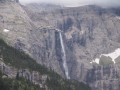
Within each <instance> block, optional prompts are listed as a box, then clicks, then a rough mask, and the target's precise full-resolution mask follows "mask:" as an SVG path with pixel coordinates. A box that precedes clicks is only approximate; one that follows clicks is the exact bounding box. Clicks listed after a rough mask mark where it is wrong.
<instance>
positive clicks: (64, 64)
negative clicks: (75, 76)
mask: <svg viewBox="0 0 120 90" xmlns="http://www.w3.org/2000/svg"><path fill="white" fill-rule="evenodd" d="M59 35H60V43H61V48H62V53H63V56H62V60H63V68H64V70H65V75H66V78H67V79H70V76H69V73H68V66H67V63H66V52H65V47H64V44H63V38H62V34H61V31H60V32H59Z"/></svg>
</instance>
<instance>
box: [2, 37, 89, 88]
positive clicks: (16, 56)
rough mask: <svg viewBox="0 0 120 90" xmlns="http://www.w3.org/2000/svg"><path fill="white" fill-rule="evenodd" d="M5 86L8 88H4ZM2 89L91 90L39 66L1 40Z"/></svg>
mask: <svg viewBox="0 0 120 90" xmlns="http://www.w3.org/2000/svg"><path fill="white" fill-rule="evenodd" d="M4 80H5V81H4ZM10 81H11V82H10ZM8 82H10V83H8ZM11 83H12V84H11ZM5 85H6V87H4V86H5ZM4 88H7V89H4ZM0 89H1V90H90V88H89V87H88V86H87V85H85V84H83V83H79V82H77V81H73V80H66V79H63V78H62V77H61V76H59V75H58V74H57V73H55V72H54V71H53V70H50V69H47V68H46V67H45V66H42V65H39V64H37V63H36V62H35V60H33V59H32V58H30V57H29V56H28V55H27V54H25V53H24V52H22V51H18V50H17V49H14V48H12V47H10V46H8V45H7V44H6V43H5V42H4V41H3V40H1V39H0Z"/></svg>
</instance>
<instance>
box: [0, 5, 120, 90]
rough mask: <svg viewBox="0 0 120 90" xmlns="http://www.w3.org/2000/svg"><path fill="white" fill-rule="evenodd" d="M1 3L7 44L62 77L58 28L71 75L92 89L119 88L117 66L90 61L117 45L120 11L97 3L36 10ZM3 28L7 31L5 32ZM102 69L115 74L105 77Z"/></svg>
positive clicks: (0, 31)
mask: <svg viewBox="0 0 120 90" xmlns="http://www.w3.org/2000/svg"><path fill="white" fill-rule="evenodd" d="M0 4H1V3H0ZM0 7H2V9H0V34H1V37H2V38H4V39H5V40H6V41H7V42H8V43H9V44H10V45H12V46H14V47H16V48H17V49H19V50H23V51H25V52H26V53H28V54H29V55H30V56H31V57H33V58H34V59H36V60H37V62H38V63H40V64H43V65H45V66H47V67H49V68H52V69H54V70H55V71H56V72H57V73H59V74H60V75H61V76H63V77H65V72H64V68H63V65H62V63H63V62H62V51H61V44H60V37H59V32H58V31H56V28H57V29H60V30H61V31H62V35H63V42H64V46H65V51H66V62H67V65H68V72H69V75H70V78H71V79H75V80H78V81H83V82H85V83H89V84H90V85H91V87H93V90H119V85H118V82H119V77H118V76H115V75H114V74H113V73H112V72H116V73H118V72H119V69H117V70H116V69H115V68H116V67H117V68H119V66H116V64H115V65H114V64H113V65H108V66H99V65H96V64H95V66H93V64H91V63H90V62H91V61H92V60H93V59H95V58H98V57H99V56H100V55H101V54H103V53H110V52H112V51H114V50H115V49H117V48H120V39H119V38H120V30H119V28H120V19H119V14H116V13H114V12H112V11H111V10H109V9H102V8H100V7H97V6H84V7H77V8H63V9H57V10H55V11H47V12H46V11H43V12H36V13H35V12H33V11H30V9H29V10H28V9H27V7H24V8H22V7H21V6H20V5H18V4H13V3H10V4H6V6H5V5H4V6H3V5H2V4H1V5H0ZM24 9H25V10H24ZM18 12H19V14H18ZM8 13H9V15H8ZM51 28H52V29H51ZM4 29H8V30H10V31H9V32H8V33H5V32H3V30H4ZM104 67H105V68H104ZM99 68H100V70H99ZM105 73H106V74H107V75H112V76H115V77H116V78H112V77H110V76H108V77H107V75H106V74H105ZM99 75H100V76H99ZM105 77H107V78H105ZM109 77H110V78H109ZM111 80H112V81H111ZM116 80H117V81H116ZM95 83H96V84H95ZM101 83H102V84H101ZM104 83H105V84H104ZM104 85H105V86H104ZM107 87H109V89H107ZM110 87H112V89H111V88H110Z"/></svg>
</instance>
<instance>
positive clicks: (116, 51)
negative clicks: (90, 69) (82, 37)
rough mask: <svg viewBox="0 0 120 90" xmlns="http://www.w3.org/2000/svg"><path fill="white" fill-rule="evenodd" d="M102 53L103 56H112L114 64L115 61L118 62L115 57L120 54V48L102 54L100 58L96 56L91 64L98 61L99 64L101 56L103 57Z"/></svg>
mask: <svg viewBox="0 0 120 90" xmlns="http://www.w3.org/2000/svg"><path fill="white" fill-rule="evenodd" d="M102 55H103V56H106V57H110V58H112V61H113V62H114V64H115V63H116V62H115V59H116V58H117V57H119V56H120V48H118V49H116V50H115V51H114V52H112V53H109V54H101V55H100V57H99V58H96V59H95V60H93V61H92V62H90V63H91V64H92V63H97V64H99V61H100V58H101V56H102Z"/></svg>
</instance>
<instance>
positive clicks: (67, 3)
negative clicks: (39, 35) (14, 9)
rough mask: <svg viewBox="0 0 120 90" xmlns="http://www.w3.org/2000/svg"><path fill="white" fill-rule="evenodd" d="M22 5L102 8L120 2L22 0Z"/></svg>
mask: <svg viewBox="0 0 120 90" xmlns="http://www.w3.org/2000/svg"><path fill="white" fill-rule="evenodd" d="M20 2H21V3H23V4H27V3H32V2H33V3H36V2H39V3H52V4H60V5H65V6H71V7H73V6H81V5H88V4H97V5H101V6H105V7H106V6H107V7H108V6H114V7H115V6H120V0H20Z"/></svg>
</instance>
